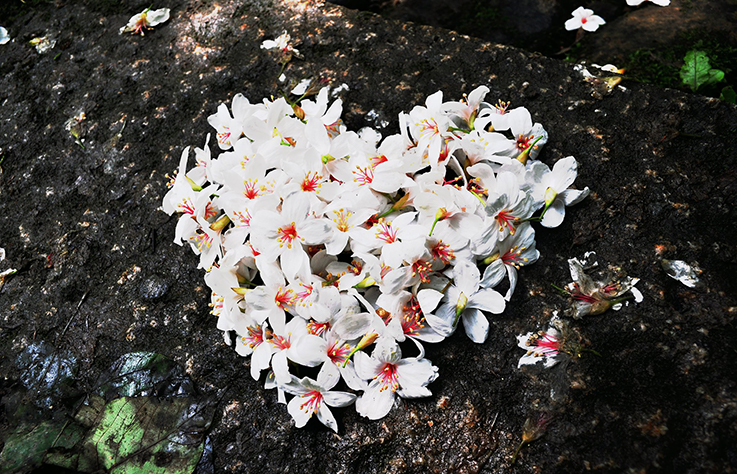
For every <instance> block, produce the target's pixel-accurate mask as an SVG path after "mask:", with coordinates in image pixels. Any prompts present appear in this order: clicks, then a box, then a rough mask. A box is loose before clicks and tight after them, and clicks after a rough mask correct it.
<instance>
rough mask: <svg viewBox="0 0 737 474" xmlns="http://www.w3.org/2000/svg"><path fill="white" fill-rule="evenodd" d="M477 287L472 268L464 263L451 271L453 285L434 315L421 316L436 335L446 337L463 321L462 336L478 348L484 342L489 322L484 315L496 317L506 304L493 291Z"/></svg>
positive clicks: (476, 274)
mask: <svg viewBox="0 0 737 474" xmlns="http://www.w3.org/2000/svg"><path fill="white" fill-rule="evenodd" d="M480 283H481V274H480V272H479V269H478V267H477V266H476V265H475V264H472V263H470V262H464V263H459V264H457V265H456V266H455V267H453V284H451V285H450V286H449V287H448V289H447V290H446V291H445V295H444V296H443V300H442V304H441V305H440V306H439V307H438V309H437V310H435V313H434V314H427V313H426V314H425V318H426V319H427V322H428V323H429V324H430V326H431V327H432V328H433V329H434V330H435V331H436V332H437V333H438V334H441V335H443V336H445V337H448V336H450V335H451V334H453V333H454V332H455V330H456V328H457V327H458V323H459V322H460V321H463V327H464V328H465V330H466V335H468V337H469V338H471V340H472V341H473V342H476V343H479V344H480V343H482V342H484V341H485V340H486V338H487V336H488V334H489V321H488V320H487V319H486V315H485V314H484V312H488V313H492V314H500V313H502V312H503V311H504V307H505V305H506V303H505V301H504V297H502V295H500V294H499V293H498V292H497V291H495V290H492V289H491V288H481V286H480ZM430 310H432V308H430Z"/></svg>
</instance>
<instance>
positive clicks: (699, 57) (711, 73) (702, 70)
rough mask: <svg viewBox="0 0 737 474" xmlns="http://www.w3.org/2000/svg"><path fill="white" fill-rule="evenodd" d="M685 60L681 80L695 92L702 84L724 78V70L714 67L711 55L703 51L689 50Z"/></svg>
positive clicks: (708, 83)
mask: <svg viewBox="0 0 737 474" xmlns="http://www.w3.org/2000/svg"><path fill="white" fill-rule="evenodd" d="M683 61H684V64H683V67H682V68H681V80H682V81H683V84H685V85H687V86H689V87H690V88H691V90H692V91H694V92H696V90H697V89H698V88H699V87H701V86H704V85H710V84H716V83H717V82H720V81H722V80H723V79H724V71H720V70H719V69H712V68H711V65H710V64H709V57H708V56H707V55H706V53H705V52H703V51H689V52H688V53H686V56H685V57H684V58H683Z"/></svg>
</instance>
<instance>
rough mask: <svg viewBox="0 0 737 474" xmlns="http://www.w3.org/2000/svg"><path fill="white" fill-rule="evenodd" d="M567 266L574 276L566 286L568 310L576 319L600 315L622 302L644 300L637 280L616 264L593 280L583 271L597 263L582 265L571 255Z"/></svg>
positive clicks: (616, 308)
mask: <svg viewBox="0 0 737 474" xmlns="http://www.w3.org/2000/svg"><path fill="white" fill-rule="evenodd" d="M568 266H569V267H570V270H571V278H572V279H573V282H571V283H569V284H568V285H566V287H565V290H566V292H568V294H569V295H570V296H571V299H572V300H573V304H572V306H571V307H570V308H569V310H568V313H569V314H570V315H571V316H572V317H574V318H576V319H578V318H582V317H583V316H587V315H597V314H601V313H603V312H605V311H607V310H608V309H614V310H618V309H619V308H621V307H622V303H623V302H625V301H628V300H634V301H635V303H639V302H641V301H642V299H643V297H642V293H640V291H639V290H638V289H637V288H635V285H636V284H637V283H638V282H639V281H640V279H639V278H633V277H630V276H627V275H625V274H624V273H622V270H621V269H620V268H618V267H609V268H608V269H607V270H606V271H605V272H604V274H603V275H602V276H601V277H599V278H597V279H594V278H592V277H591V276H589V275H587V274H586V271H587V270H588V269H591V268H594V267H596V266H597V264H592V265H590V266H585V262H582V261H581V260H579V259H578V258H571V259H569V260H568ZM628 293H629V294H628Z"/></svg>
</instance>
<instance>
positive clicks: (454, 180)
mask: <svg viewBox="0 0 737 474" xmlns="http://www.w3.org/2000/svg"><path fill="white" fill-rule="evenodd" d="M488 92H489V89H488V88H487V87H484V86H481V87H478V88H477V89H476V90H474V91H473V92H471V93H470V94H469V95H468V96H467V97H466V98H464V99H463V100H461V101H454V102H443V99H442V93H441V92H437V93H435V94H433V95H431V96H429V97H428V98H427V100H426V103H425V106H424V107H423V106H416V107H415V108H414V109H413V110H412V111H411V112H409V114H405V113H402V114H400V116H399V123H400V133H399V134H396V135H392V136H388V137H386V138H384V139H383V140H382V139H381V136H380V135H379V134H378V132H376V131H375V130H372V129H370V128H365V129H362V130H360V131H359V132H357V133H356V132H353V131H349V130H347V129H346V128H345V126H343V125H342V122H341V120H340V115H341V112H342V105H341V101H340V100H335V101H334V102H333V103H332V105H330V104H329V97H328V90H327V89H322V90H321V91H320V92H319V94H317V97H316V100H314V101H313V100H301V101H298V102H295V103H294V104H290V103H289V102H287V100H286V99H284V98H280V99H277V100H271V101H270V100H264V101H263V103H260V104H251V103H250V102H249V101H248V99H246V98H245V97H243V96H242V95H240V94H239V95H236V96H235V98H234V99H233V103H232V107H231V110H228V108H227V106H225V105H224V104H223V105H220V108H219V109H218V111H217V113H216V114H215V115H212V116H210V117H209V119H208V121H209V123H210V125H212V126H213V127H214V128H215V130H216V133H217V143H218V145H219V148H220V150H221V153H220V154H219V155H218V156H217V157H213V156H212V155H211V152H210V150H209V148H208V146H207V142H209V138H210V137H209V135H208V138H207V141H206V143H205V147H204V148H203V149H199V148H196V149H195V159H196V166H195V167H194V168H192V169H190V170H189V171H188V170H187V162H188V160H189V157H190V151H189V147H188V148H186V149H185V150H184V152H183V153H182V158H181V162H180V165H179V170H178V174H177V175H176V178H175V179H174V181H173V183H172V187H171V189H170V191H169V192H168V193H167V195H166V196H165V198H164V203H163V209H164V211H166V212H167V213H169V214H172V213H174V212H179V213H180V214H181V216H180V219H179V221H178V223H177V227H176V236H175V242H177V243H179V244H182V243H184V242H188V243H189V244H190V246H191V248H192V250H193V251H194V252H195V253H196V254H198V255H199V256H200V267H201V268H204V269H205V270H206V271H207V273H206V275H205V282H206V283H207V285H208V286H209V287H210V288H211V289H212V303H211V306H212V308H213V310H212V312H213V314H215V315H216V316H217V317H218V320H217V327H218V329H220V330H221V331H224V333H225V340H226V342H228V343H229V344H232V335H233V334H235V335H236V336H237V337H236V340H235V349H236V351H237V352H238V354H240V355H242V356H244V357H250V358H251V360H250V367H251V375H252V376H253V378H254V379H256V380H258V379H259V378H260V377H261V374H262V372H263V371H264V370H265V371H266V374H267V375H266V387H267V388H276V389H277V391H278V394H279V400H280V401H282V402H284V403H287V395H290V396H292V398H291V400H290V401H289V402H288V403H287V408H288V411H289V413H290V414H291V415H292V417H293V418H294V420H295V422H296V424H297V426H299V427H301V426H304V425H305V424H306V423H307V421H308V420H309V418H310V417H311V416H312V415H313V414H315V413H316V414H317V418H318V419H319V420H320V421H321V422H322V423H323V424H325V425H326V426H329V427H330V428H332V429H333V430H335V431H337V429H338V427H337V423H336V421H335V418H334V417H333V415H332V413H331V412H330V409H329V408H328V407H342V406H347V405H350V404H352V403H355V405H356V410H357V411H358V413H360V414H361V415H363V416H366V417H368V418H370V419H378V418H382V417H383V416H385V415H386V414H387V413H388V412H389V410H390V409H391V408H392V405H393V404H394V400H395V397H396V396H399V397H404V398H416V397H425V396H429V395H431V393H430V390H429V389H428V388H427V386H428V385H429V384H430V383H431V382H432V381H433V380H435V379H436V378H437V376H438V368H437V367H435V366H434V365H432V363H431V362H430V361H429V360H428V359H426V358H425V357H424V356H425V350H424V346H423V344H425V343H437V342H440V341H442V340H443V339H445V338H446V337H448V336H450V335H451V334H453V333H454V332H455V330H456V328H457V327H458V325H459V324H462V325H463V327H464V329H465V332H466V334H467V335H468V336H469V337H470V338H471V339H472V340H473V341H474V342H477V343H482V342H484V341H485V340H486V337H487V334H488V330H489V322H488V320H487V316H486V314H487V313H492V314H499V313H501V312H503V311H504V308H505V305H506V302H507V301H509V299H510V298H511V296H512V293H513V292H514V289H515V286H516V282H517V270H519V269H520V268H521V267H522V266H525V265H529V264H531V263H533V262H535V261H536V260H537V258H538V256H539V252H538V251H537V250H536V249H535V231H534V229H533V227H532V225H531V223H532V222H539V223H540V224H541V225H543V226H546V227H555V226H558V225H559V224H560V223H561V222H562V220H563V217H564V215H565V206H568V205H572V204H575V203H577V202H579V201H580V200H581V199H583V198H584V197H585V196H586V195H587V194H588V188H587V189H584V190H575V189H570V186H571V184H572V183H573V181H574V180H575V178H576V174H577V163H576V160H575V159H574V158H573V157H567V158H563V159H561V160H559V161H558V162H557V163H556V164H555V166H554V167H553V168H552V170H551V169H550V168H549V167H548V166H547V165H545V164H544V163H542V162H540V161H536V160H535V157H536V156H537V154H538V152H539V150H540V147H541V146H542V145H543V144H545V142H546V141H547V133H546V132H545V130H544V129H543V127H542V125H540V124H537V123H535V124H533V122H532V119H531V116H530V113H529V112H528V111H527V110H526V109H525V108H523V107H519V108H515V109H509V108H508V107H509V104H508V103H503V102H501V101H500V102H498V103H497V105H493V106H492V105H490V104H488V103H486V102H484V98H485V96H486V94H487V93H488ZM231 112H232V114H231ZM538 211H539V212H538ZM481 269H483V271H482V270H481ZM505 277H506V278H505ZM504 281H506V283H505V284H504V285H505V287H506V294H505V295H502V294H501V293H499V292H498V291H497V290H495V289H494V288H496V287H497V286H498V285H500V284H501V283H502V282H504ZM502 291H503V290H502ZM408 341H412V343H414V344H412V343H409V342H408ZM408 353H411V356H409V357H407V354H408ZM296 366H302V367H309V368H312V369H311V371H310V370H308V369H304V370H308V373H311V374H313V376H314V378H310V377H303V378H298V377H296V376H295V375H294V374H293V373H292V371H293V370H294V369H293V368H294V367H296ZM304 370H303V371H302V373H304ZM335 388H338V389H342V390H334V389H335Z"/></svg>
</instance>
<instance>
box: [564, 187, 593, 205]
mask: <svg viewBox="0 0 737 474" xmlns="http://www.w3.org/2000/svg"><path fill="white" fill-rule="evenodd" d="M589 192H590V191H589V188H588V186H587V187H585V188H584V189H582V190H578V189H566V190H565V191H563V192H562V193H560V197H561V199H563V202H564V203H565V205H566V206H573V205H574V204H578V203H579V202H581V201H583V200H584V198H585V197H586V196H588V195H589Z"/></svg>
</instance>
